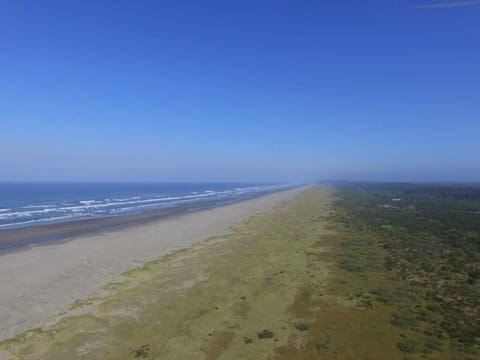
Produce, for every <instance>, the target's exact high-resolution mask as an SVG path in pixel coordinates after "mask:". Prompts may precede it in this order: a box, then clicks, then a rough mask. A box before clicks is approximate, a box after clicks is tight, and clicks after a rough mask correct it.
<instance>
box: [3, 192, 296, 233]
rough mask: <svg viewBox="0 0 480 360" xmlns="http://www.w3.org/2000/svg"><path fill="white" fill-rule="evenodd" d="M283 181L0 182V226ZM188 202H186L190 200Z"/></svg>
mask: <svg viewBox="0 0 480 360" xmlns="http://www.w3.org/2000/svg"><path fill="white" fill-rule="evenodd" d="M287 187H288V185H284V184H218V183H217V184H208V183H196V184H193V183H188V184H187V183H132V184H121V183H0V230H1V229H13V228H20V227H28V226H36V225H43V224H52V223H59V222H65V221H75V220H82V219H92V218H102V217H109V216H122V215H132V214H138V213H142V212H145V211H148V210H155V209H164V208H172V209H173V208H175V207H177V206H179V205H182V209H184V211H195V210H200V209H202V208H203V207H206V206H207V204H208V206H209V207H212V206H220V205H224V204H228V203H232V202H235V201H240V200H244V199H248V198H252V197H255V196H258V195H261V194H265V193H269V192H273V191H278V190H281V189H283V188H287ZM189 205H191V206H189Z"/></svg>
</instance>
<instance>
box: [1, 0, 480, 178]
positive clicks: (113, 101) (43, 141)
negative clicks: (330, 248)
mask: <svg viewBox="0 0 480 360" xmlns="http://www.w3.org/2000/svg"><path fill="white" fill-rule="evenodd" d="M479 24H480V2H478V1H452V0H451V1H446V2H445V1H444V2H442V1H424V0H418V1H341V2H338V1H328V2H327V1H325V2H324V1H317V0H312V1H302V0H300V1H279V0H275V1H273V0H272V1H248V0H247V1H196V0H195V1H182V0H168V1H153V0H152V1H113V0H111V1H100V0H98V1H48V0H46V1H33V0H32V1H23V0H4V1H2V2H1V3H0V51H1V53H0V155H1V156H0V180H3V181H16V180H21V181H37V180H42V181H50V180H57V181H64V180H66V181H108V180H115V181H172V180H180V181H311V180H315V179H325V178H337V179H340V178H341V179H352V180H353V179H357V180H402V181H403V180H408V181H431V180H443V181H451V180H453V181H478V180H480V141H479V139H480V46H479V44H480V26H479Z"/></svg>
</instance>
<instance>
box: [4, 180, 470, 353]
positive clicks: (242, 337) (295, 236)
mask: <svg viewBox="0 0 480 360" xmlns="http://www.w3.org/2000/svg"><path fill="white" fill-rule="evenodd" d="M352 191H353V190H351V189H350V190H348V189H340V190H333V189H331V188H325V187H318V188H314V189H312V190H309V191H308V192H305V193H303V194H301V195H300V196H298V197H297V198H295V199H294V200H291V201H288V202H286V203H283V204H282V205H280V206H277V207H276V208H275V209H273V210H272V211H270V212H267V213H264V214H259V215H257V216H255V217H253V218H251V219H250V220H249V221H248V222H246V223H245V224H243V225H241V226H239V227H237V228H235V229H232V232H231V233H230V234H229V235H227V236H222V237H218V238H212V239H209V240H208V241H207V242H205V243H202V244H199V245H196V246H194V247H192V248H189V249H185V250H182V251H179V252H176V253H174V254H172V255H170V256H167V257H165V258H162V259H161V260H159V261H156V262H152V263H149V264H146V265H145V266H144V267H143V268H141V269H135V270H132V271H130V272H129V273H127V274H126V280H125V281H124V282H122V283H119V284H111V285H109V287H108V288H109V290H110V295H109V296H107V297H105V298H92V299H84V300H81V301H77V302H76V303H74V304H72V310H71V311H72V314H76V313H77V314H80V315H77V316H69V317H66V318H65V319H64V320H63V321H62V322H60V323H58V324H56V325H54V326H52V327H50V328H45V329H35V330H31V331H28V332H26V333H24V334H22V335H20V336H18V337H16V338H14V339H11V340H8V341H6V342H4V343H2V344H1V345H0V346H1V348H3V349H7V350H9V351H10V352H11V353H12V354H14V356H16V358H18V359H77V358H78V359H271V360H277V359H278V360H280V359H352V360H353V359H355V360H357V359H392V360H395V359H399V360H403V359H476V358H477V357H476V354H475V351H476V346H475V338H473V342H472V341H470V342H469V340H472V339H470V338H460V339H457V338H455V337H454V334H451V333H449V332H448V328H444V327H442V324H443V322H442V321H444V318H445V316H444V315H442V313H441V312H438V311H435V308H434V306H438V304H437V303H436V302H435V301H433V300H432V298H431V294H430V293H429V292H428V291H427V290H428V289H426V288H425V287H424V286H422V284H423V283H422V282H421V281H420V280H421V279H420V277H419V276H418V274H417V275H415V274H410V275H412V276H413V275H415V276H413V278H412V276H403V275H404V273H401V272H400V271H399V270H398V268H397V267H396V266H393V265H392V264H391V262H392V256H393V255H392V254H394V252H392V251H393V250H392V249H393V248H394V249H397V251H400V250H399V248H400V247H399V246H397V247H393V245H392V244H396V242H395V241H394V240H395V239H396V237H392V236H390V237H388V236H387V235H386V233H384V232H383V230H384V229H385V227H384V226H383V225H388V224H390V223H391V219H390V220H388V221H390V223H388V221H387V220H386V219H384V220H385V221H387V222H386V223H385V224H382V226H379V227H378V229H377V228H376V227H374V226H372V223H371V221H370V219H369V218H368V217H367V216H366V215H365V212H362V211H357V210H361V209H364V208H363V207H362V206H366V204H368V202H367V198H362V197H361V196H360V197H358V194H357V193H356V192H355V191H353V192H352ZM367 193H368V192H367ZM370 195H371V194H370ZM370 195H369V197H368V199H370V200H371V199H372V197H371V196H370ZM389 196H390V195H389ZM374 198H375V197H374ZM370 200H369V201H370ZM375 201H378V199H376V200H375ZM382 201H383V200H382ZM382 204H383V202H381V203H380V205H381V206H378V204H375V205H374V206H373V209H375V211H377V208H378V209H380V210H379V211H380V212H379V213H376V214H375V216H372V219H378V218H381V216H382V215H381V214H382V211H384V210H385V211H387V210H388V209H389V208H388V207H384V206H382ZM366 208H367V209H372V207H371V206H370V205H368V206H366ZM368 213H369V214H370V212H368ZM375 221H377V220H375ZM394 225H395V224H394ZM392 226H393V225H392ZM394 227H395V226H393V227H391V228H388V226H387V228H388V229H390V230H389V231H391V230H392V229H393V228H394ZM379 229H380V230H379ZM423 232H425V231H423ZM409 244H410V246H411V247H412V246H413V247H414V245H412V244H414V243H413V242H409ZM398 256H400V255H398ZM414 263H415V261H414ZM394 264H396V262H394ZM412 279H413V280H415V281H412ZM467 280H468V279H467ZM472 286H477V285H475V284H473V285H472ZM82 313H83V314H82ZM452 322H454V320H452V319H450V325H451V324H452ZM458 326H460V325H458ZM468 329H472V328H471V327H469V328H468ZM474 330H475V329H474V328H473V331H474ZM462 341H463V342H462Z"/></svg>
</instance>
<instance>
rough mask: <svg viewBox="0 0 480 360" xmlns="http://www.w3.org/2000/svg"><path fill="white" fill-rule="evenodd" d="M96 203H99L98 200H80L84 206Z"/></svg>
mask: <svg viewBox="0 0 480 360" xmlns="http://www.w3.org/2000/svg"><path fill="white" fill-rule="evenodd" d="M96 202H98V201H97V200H80V201H79V203H80V204H83V205H91V204H95V203H96Z"/></svg>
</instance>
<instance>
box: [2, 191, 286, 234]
mask: <svg viewBox="0 0 480 360" xmlns="http://www.w3.org/2000/svg"><path fill="white" fill-rule="evenodd" d="M287 186H288V185H266V186H246V187H236V188H233V189H228V190H224V191H214V190H205V191H203V192H198V191H194V192H191V193H189V194H185V195H177V196H161V197H154V198H142V197H140V196H134V197H129V198H124V199H113V200H114V201H110V199H104V200H81V201H78V202H77V205H75V204H72V203H63V204H65V205H67V204H68V206H62V207H55V205H51V204H45V205H28V206H30V207H31V208H32V209H35V208H36V207H42V209H39V210H30V211H14V212H8V211H10V210H11V209H0V220H2V219H3V220H5V219H10V218H17V219H18V218H28V217H32V216H35V215H39V216H41V215H43V214H47V213H51V212H57V213H59V214H62V216H57V217H56V219H62V218H65V217H68V218H69V217H71V216H85V214H84V212H85V211H88V212H89V213H92V215H93V216H95V215H99V214H100V215H104V214H106V213H107V214H108V213H118V212H126V211H129V210H135V209H144V208H151V207H162V206H164V205H167V206H168V205H172V204H173V205H175V204H180V203H186V202H192V201H196V200H201V199H205V200H207V199H219V200H220V199H223V198H228V197H229V196H230V197H244V196H246V194H250V193H252V194H254V193H257V192H262V191H272V190H277V189H280V188H282V187H287ZM78 204H81V205H78ZM129 205H132V206H129ZM118 207H120V209H119V208H118ZM24 208H25V207H24ZM63 214H66V215H63ZM48 219H52V218H45V220H44V219H41V218H40V219H35V220H28V221H30V222H34V221H40V220H41V221H51V220H48ZM2 226H5V225H2Z"/></svg>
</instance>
